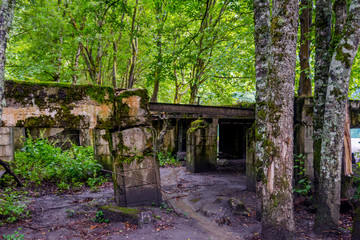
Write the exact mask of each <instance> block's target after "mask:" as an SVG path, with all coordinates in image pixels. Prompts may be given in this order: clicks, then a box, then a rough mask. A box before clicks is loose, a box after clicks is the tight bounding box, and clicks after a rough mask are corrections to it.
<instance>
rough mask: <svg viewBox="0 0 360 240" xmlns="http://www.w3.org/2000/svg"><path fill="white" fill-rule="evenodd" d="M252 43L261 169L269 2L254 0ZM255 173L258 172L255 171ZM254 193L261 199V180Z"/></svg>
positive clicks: (256, 151)
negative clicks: (253, 48) (253, 44)
mask: <svg viewBox="0 0 360 240" xmlns="http://www.w3.org/2000/svg"><path fill="white" fill-rule="evenodd" d="M253 4H254V25H255V31H254V43H255V71H256V108H255V116H256V117H255V119H256V122H255V124H256V126H255V127H256V131H255V132H256V139H255V141H256V144H255V148H256V149H255V164H256V168H257V167H261V165H262V162H263V160H264V148H263V142H264V141H265V117H266V112H267V110H266V93H267V88H266V86H267V84H266V83H267V74H268V62H269V60H268V58H269V43H270V2H269V0H254V2H253ZM256 171H260V170H259V169H256ZM256 182H257V186H256V193H257V196H258V198H259V199H261V188H262V182H261V179H257V181H256ZM256 208H257V209H256V212H257V215H258V216H259V215H260V214H261V213H260V212H261V206H257V207H256Z"/></svg>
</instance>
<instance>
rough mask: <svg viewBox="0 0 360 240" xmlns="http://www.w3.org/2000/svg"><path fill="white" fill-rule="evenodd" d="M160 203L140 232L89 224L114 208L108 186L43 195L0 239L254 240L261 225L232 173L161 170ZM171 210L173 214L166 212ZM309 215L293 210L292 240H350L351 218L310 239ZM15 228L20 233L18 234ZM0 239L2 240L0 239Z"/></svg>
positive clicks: (252, 202)
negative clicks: (336, 230)
mask: <svg viewBox="0 0 360 240" xmlns="http://www.w3.org/2000/svg"><path fill="white" fill-rule="evenodd" d="M161 181H162V187H163V189H164V190H165V191H166V194H164V199H168V202H169V203H170V205H171V206H170V207H169V206H165V205H164V206H163V207H162V208H158V207H144V208H141V210H142V211H148V212H150V214H151V215H152V216H153V222H152V223H150V224H145V225H143V226H142V227H141V228H138V227H136V226H134V225H131V224H128V223H121V222H110V223H94V222H93V221H92V219H93V218H94V217H95V213H96V211H97V210H98V207H99V206H101V205H107V204H114V194H113V188H112V184H111V183H108V184H107V185H105V186H103V187H102V188H100V189H99V190H100V191H99V192H95V193H94V192H90V190H84V191H82V192H79V193H76V194H73V195H68V194H67V195H43V196H39V197H33V198H30V199H29V209H30V211H31V212H32V214H31V219H25V220H23V221H21V222H19V223H15V224H6V225H3V226H0V236H2V235H3V234H4V235H7V234H12V233H14V232H15V231H18V232H19V233H20V234H23V235H24V238H25V239H34V240H35V239H50V240H52V239H54V240H60V239H75V240H77V239H79V240H80V239H105V240H107V239H133V240H139V239H144V240H153V239H156V240H157V239H159V240H166V239H169V240H220V239H222V240H232V239H245V240H257V239H260V238H259V234H260V231H261V224H260V222H258V221H257V220H256V218H255V205H256V201H257V199H256V198H255V195H254V193H251V192H248V191H246V187H245V176H244V175H243V174H241V172H238V171H230V172H224V171H218V172H210V173H201V174H200V173H197V174H191V173H188V172H186V171H185V168H184V167H179V168H175V169H171V168H162V169H161ZM230 198H231V199H237V200H241V201H243V203H244V204H245V208H246V211H244V212H242V213H240V214H237V215H234V214H233V213H232V210H231V207H230V205H229V203H228V200H229V199H230ZM171 208H174V209H175V210H176V212H177V214H175V212H174V211H172V210H171ZM313 219H314V214H313V213H310V212H308V211H306V210H304V208H303V207H302V206H300V208H298V207H295V221H296V239H299V240H302V239H312V240H315V239H344V240H346V239H350V237H349V230H348V227H349V226H351V217H349V215H342V218H341V221H342V227H343V229H344V231H343V233H341V234H339V235H338V236H316V235H315V234H314V233H313V232H312V227H313ZM19 228H20V230H19ZM0 239H2V238H1V237H0Z"/></svg>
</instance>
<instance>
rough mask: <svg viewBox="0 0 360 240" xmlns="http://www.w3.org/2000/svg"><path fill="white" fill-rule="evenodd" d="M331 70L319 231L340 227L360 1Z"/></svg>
mask: <svg viewBox="0 0 360 240" xmlns="http://www.w3.org/2000/svg"><path fill="white" fill-rule="evenodd" d="M342 36H343V37H342V38H341V40H340V41H339V44H338V45H337V47H336V48H335V51H334V54H333V56H332V59H331V64H330V69H329V79H328V88H327V92H326V101H325V114H324V125H323V132H322V138H323V141H322V145H321V161H320V175H319V195H318V204H317V206H318V209H317V213H316V220H315V229H316V231H317V232H322V231H328V230H332V229H337V228H338V224H339V223H338V222H339V210H340V183H341V157H342V150H343V149H342V147H343V137H344V124H345V107H346V102H347V98H348V88H349V78H350V72H351V66H352V63H353V60H354V57H355V55H356V52H357V49H358V47H359V40H360V0H353V1H352V2H351V5H350V9H349V15H348V18H347V21H346V23H345V26H344V31H343V33H342Z"/></svg>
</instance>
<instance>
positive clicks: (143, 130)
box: [111, 90, 161, 206]
mask: <svg viewBox="0 0 360 240" xmlns="http://www.w3.org/2000/svg"><path fill="white" fill-rule="evenodd" d="M115 106H116V113H115V121H116V122H115V124H116V126H117V128H116V129H114V131H113V132H112V134H111V141H112V154H113V171H114V174H113V180H114V191H115V200H116V204H117V205H119V206H142V205H152V204H153V203H155V204H157V205H158V204H160V202H161V192H160V176H159V165H158V164H157V162H155V160H154V156H153V152H154V149H153V143H154V135H155V131H156V130H155V129H154V128H152V127H151V126H150V124H149V123H150V112H149V109H148V96H147V92H146V91H145V90H126V91H119V92H117V93H116V97H115Z"/></svg>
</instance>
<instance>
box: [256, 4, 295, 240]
mask: <svg viewBox="0 0 360 240" xmlns="http://www.w3.org/2000/svg"><path fill="white" fill-rule="evenodd" d="M298 12H299V4H298V1H296V0H290V1H284V0H281V1H280V0H277V1H276V0H275V1H273V2H272V17H271V25H270V26H271V28H270V36H271V37H270V39H271V45H270V59H269V72H268V83H267V84H268V85H267V89H268V94H267V95H266V97H265V99H264V100H265V101H266V103H267V105H266V108H267V113H266V121H265V122H266V135H265V137H266V140H265V141H264V142H263V148H264V161H263V165H262V168H263V175H264V177H263V178H264V179H263V184H264V186H263V188H262V232H261V236H262V239H292V238H293V233H294V219H293V196H292V177H293V113H294V112H293V106H294V82H295V63H296V41H297V27H298V17H299V15H298Z"/></svg>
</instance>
